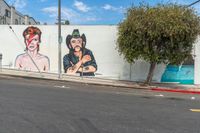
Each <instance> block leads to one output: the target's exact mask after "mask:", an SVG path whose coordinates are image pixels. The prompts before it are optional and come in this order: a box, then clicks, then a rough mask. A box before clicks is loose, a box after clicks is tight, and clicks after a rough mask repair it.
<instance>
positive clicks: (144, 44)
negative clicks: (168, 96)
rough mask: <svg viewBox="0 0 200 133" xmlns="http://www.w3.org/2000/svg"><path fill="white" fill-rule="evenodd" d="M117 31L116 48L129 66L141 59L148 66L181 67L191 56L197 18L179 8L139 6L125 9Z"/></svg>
mask: <svg viewBox="0 0 200 133" xmlns="http://www.w3.org/2000/svg"><path fill="white" fill-rule="evenodd" d="M118 30H119V32H118V35H119V36H118V40H117V41H118V45H117V48H118V51H119V53H120V54H123V55H124V57H125V59H126V60H127V61H128V62H129V63H132V62H134V61H135V60H137V59H143V60H145V61H147V62H149V63H150V64H151V65H152V64H155V65H156V64H159V63H171V64H180V63H181V62H183V61H184V60H185V59H186V58H187V57H188V56H190V54H191V50H192V48H193V43H194V42H195V40H196V38H197V36H198V35H199V33H200V18H199V16H197V14H196V12H195V11H194V9H192V8H186V7H185V6H181V5H176V4H167V5H157V6H155V7H150V6H148V5H140V6H139V7H131V8H130V9H128V10H127V13H126V19H124V20H123V22H121V23H120V24H119V28H118ZM154 68H155V67H154ZM154 68H153V69H154ZM150 71H151V70H150ZM152 76H153V75H152ZM150 78H152V77H150ZM150 80H151V79H150Z"/></svg>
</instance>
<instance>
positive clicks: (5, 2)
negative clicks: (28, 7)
mask: <svg viewBox="0 0 200 133" xmlns="http://www.w3.org/2000/svg"><path fill="white" fill-rule="evenodd" d="M2 1H3V2H4V3H5V4H6V5H7V6H8V7H9V8H11V6H10V5H8V3H7V2H6V1H5V0H2Z"/></svg>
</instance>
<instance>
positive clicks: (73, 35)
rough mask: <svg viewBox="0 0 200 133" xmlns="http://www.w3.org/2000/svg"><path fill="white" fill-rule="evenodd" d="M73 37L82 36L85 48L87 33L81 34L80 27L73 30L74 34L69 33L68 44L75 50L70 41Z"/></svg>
mask: <svg viewBox="0 0 200 133" xmlns="http://www.w3.org/2000/svg"><path fill="white" fill-rule="evenodd" d="M72 38H82V40H83V48H84V47H85V45H86V36H85V34H82V35H80V33H79V30H78V29H74V30H73V32H72V35H67V37H66V45H67V47H68V48H69V49H70V50H73V48H72V46H71V44H70V41H71V39H72Z"/></svg>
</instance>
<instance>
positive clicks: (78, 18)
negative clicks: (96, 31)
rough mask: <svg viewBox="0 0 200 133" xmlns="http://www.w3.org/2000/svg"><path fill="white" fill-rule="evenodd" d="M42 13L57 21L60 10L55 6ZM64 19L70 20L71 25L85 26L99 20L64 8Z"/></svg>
mask: <svg viewBox="0 0 200 133" xmlns="http://www.w3.org/2000/svg"><path fill="white" fill-rule="evenodd" d="M42 11H43V12H44V13H46V14H48V15H49V17H51V18H53V19H54V20H55V21H56V19H57V16H58V8H57V7H55V6H52V7H46V8H43V9H42ZM61 17H62V19H65V20H69V21H70V23H71V24H84V23H87V22H91V21H92V22H94V21H97V20H98V19H97V18H96V17H95V16H94V15H93V14H85V13H84V14H81V13H78V12H76V11H74V10H72V9H69V8H66V7H62V9H61Z"/></svg>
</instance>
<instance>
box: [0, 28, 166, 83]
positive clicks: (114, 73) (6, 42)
mask: <svg viewBox="0 0 200 133" xmlns="http://www.w3.org/2000/svg"><path fill="white" fill-rule="evenodd" d="M12 27H13V30H14V31H15V33H13V32H12V31H11V30H10V29H9V27H8V26H6V25H0V53H2V54H3V62H2V63H3V65H9V64H12V68H13V67H14V62H15V59H16V57H17V55H19V54H21V53H23V52H24V49H25V44H24V42H23V36H22V33H23V31H24V30H25V29H26V28H27V26H24V25H13V26H12ZM36 27H38V28H39V29H40V30H41V31H42V37H41V44H40V53H42V54H44V55H46V56H48V57H49V59H50V71H51V72H54V73H57V72H58V41H57V40H58V39H57V38H58V36H57V35H58V28H57V26H56V25H37V26H36ZM73 29H79V31H80V34H82V33H84V34H85V35H86V38H87V44H86V47H87V48H88V49H90V50H92V52H93V54H94V57H95V59H96V62H97V65H98V71H97V72H96V77H104V78H113V79H120V80H133V81H138V80H139V81H143V80H145V78H146V75H147V72H148V69H149V64H148V63H146V62H144V61H137V62H136V63H135V64H132V65H131V66H130V64H129V63H127V62H126V61H124V59H123V57H121V56H119V53H118V51H117V50H116V41H117V26H76V25H74V26H72V25H70V26H66V25H63V26H62V33H61V34H62V37H63V43H62V57H63V56H64V55H65V54H67V53H68V48H67V46H66V44H65V38H66V36H67V35H68V34H71V33H72V31H73ZM15 34H16V36H15ZM62 67H63V66H62ZM164 69H165V65H158V66H157V69H156V72H155V76H154V78H153V80H154V81H160V78H161V76H162V73H163V72H164ZM62 71H63V69H62ZM130 72H131V73H130Z"/></svg>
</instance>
